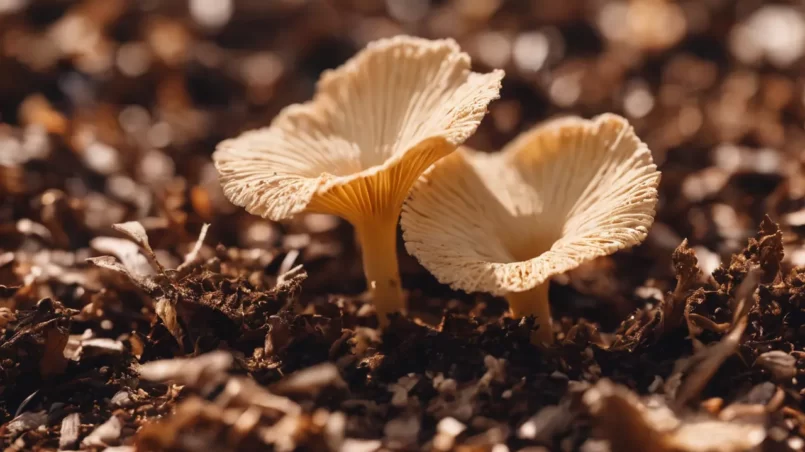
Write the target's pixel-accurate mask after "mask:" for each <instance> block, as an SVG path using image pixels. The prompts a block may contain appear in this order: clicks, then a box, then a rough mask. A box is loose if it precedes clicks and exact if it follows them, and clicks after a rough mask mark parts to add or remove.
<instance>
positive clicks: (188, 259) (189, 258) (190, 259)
mask: <svg viewBox="0 0 805 452" xmlns="http://www.w3.org/2000/svg"><path fill="white" fill-rule="evenodd" d="M209 229H210V225H209V223H204V225H203V226H201V232H200V233H199V234H198V239H197V240H196V243H195V244H194V245H193V249H191V250H190V252H189V253H187V254H186V255H185V257H184V261H183V262H182V264H181V265H179V266H178V267H177V268H176V271H177V272H181V271H183V270H184V269H186V268H187V267H189V266H190V265H192V264H193V263H194V262H195V261H196V259H198V253H199V252H200V251H201V247H202V246H203V245H204V239H205V238H207V231H208V230H209Z"/></svg>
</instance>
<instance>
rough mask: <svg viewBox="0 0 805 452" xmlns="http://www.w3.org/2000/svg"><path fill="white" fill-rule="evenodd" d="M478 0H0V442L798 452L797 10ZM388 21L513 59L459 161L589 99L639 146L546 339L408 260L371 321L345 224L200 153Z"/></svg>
mask: <svg viewBox="0 0 805 452" xmlns="http://www.w3.org/2000/svg"><path fill="white" fill-rule="evenodd" d="M18 3H19V4H18ZM191 3H193V2H191ZM195 3H196V4H199V5H202V4H205V2H195ZM499 3H500V2H499V1H497V0H478V1H434V2H428V1H416V2H415V1H411V2H408V1H391V0H390V1H387V2H382V1H374V0H365V1H358V0H353V1H348V0H338V1H323V0H310V1H290V0H277V1H257V0H242V1H240V0H236V1H234V4H235V9H234V12H233V13H232V16H231V17H227V14H228V13H226V11H225V9H226V8H225V6H226V5H227V4H229V3H228V2H226V1H223V0H221V2H220V3H216V2H209V5H223V6H224V9H223V11H224V12H223V13H219V15H217V16H216V13H215V11H212V10H210V11H212V12H210V13H209V14H207V15H205V14H202V13H203V12H204V11H206V10H202V11H201V12H199V11H198V10H195V12H193V11H191V10H189V9H188V8H187V3H186V2H178V1H176V2H171V1H155V0H150V1H145V0H143V1H125V0H85V1H80V2H78V1H76V2H72V1H64V0H41V1H38V0H31V1H30V2H14V1H10V2H8V1H7V2H2V1H0V445H2V446H3V448H5V450H9V451H28V450H57V449H61V450H77V449H84V450H110V451H128V450H135V449H136V450H144V451H159V450H170V451H196V450H204V451H227V450H263V449H265V450H279V451H283V450H284V451H290V450H311V451H325V450H333V451H355V452H359V451H374V450H379V449H380V448H383V449H385V450H434V451H448V450H455V451H460V452H475V451H490V452H492V451H493V452H505V451H517V450H527V451H544V450H561V451H573V450H582V451H587V452H594V451H596V452H597V451H607V450H612V451H741V450H764V451H765V450H768V451H788V450H792V451H793V450H802V448H803V444H805V443H803V437H805V413H803V412H802V409H803V401H802V399H803V396H805V383H803V382H805V375H803V373H805V349H804V346H805V268H803V267H798V266H800V265H805V246H804V243H805V242H804V241H803V238H805V210H803V209H805V177H803V174H805V173H803V167H802V162H803V157H802V155H803V149H805V130H803V124H805V102H804V101H803V99H805V83H804V82H803V78H802V74H803V69H805V59H803V58H802V56H803V55H802V53H803V49H802V48H800V46H799V42H798V41H797V39H794V38H791V39H789V40H788V41H786V40H782V41H781V40H780V39H777V38H779V36H777V35H778V34H780V33H782V34H783V35H785V36H794V37H796V36H799V35H798V34H797V33H801V32H802V30H803V28H805V25H803V22H802V20H803V14H804V13H805V11H803V10H802V9H801V8H799V7H796V6H791V5H795V4H797V5H798V3H797V2H776V3H780V5H778V6H775V7H771V8H772V9H768V8H770V7H768V6H767V7H765V8H767V9H765V10H764V11H762V13H763V14H768V15H767V16H766V17H772V18H773V19H774V20H773V21H772V25H773V26H772V27H766V28H763V26H762V23H761V22H762V21H760V20H757V17H758V16H752V15H753V14H756V13H757V10H758V8H760V7H761V6H762V5H763V3H764V2H761V1H741V2H732V1H717V0H711V1H705V0H688V1H680V2H678V3H675V2H669V3H665V2H661V1H653V0H652V1H646V2H642V3H641V2H633V3H631V5H632V6H631V7H630V6H628V5H630V3H628V2H623V3H620V2H618V3H617V4H615V2H607V1H594V0H590V1H579V0H562V1H561V2H559V1H556V2H554V1H545V2H527V1H525V0H524V1H510V2H503V4H499ZM637 4H639V5H640V6H639V7H638V6H634V5H637ZM667 4H671V5H678V6H676V7H675V6H664V5H667ZM618 5H620V6H618ZM786 5H789V6H786ZM202 6H203V5H202ZM619 8H621V9H619ZM623 8H633V9H634V8H644V9H645V8H648V9H645V10H640V11H637V12H635V11H636V10H635V11H631V13H630V14H632V16H629V15H628V14H626V15H622V14H621V13H622V9H623ZM675 8H676V9H675ZM774 8H778V9H774ZM213 9H214V8H213ZM220 14H223V15H220ZM641 14H642V15H641ZM775 14H776V16H775ZM205 17H206V18H207V19H206V21H205V20H203V19H204V18H205ZM628 17H633V18H632V19H631V20H632V22H633V23H636V24H637V25H640V26H635V27H632V28H630V27H629V25H628V24H629V23H630V22H628V20H629V19H628ZM634 17H637V18H638V19H639V20H637V19H634ZM753 17H754V18H753ZM613 18H614V19H613ZM613 20H614V21H615V22H614V23H616V24H617V26H616V27H614V28H613V26H612V25H611V22H612V21H613ZM680 20H681V21H682V23H683V24H684V25H685V29H684V30H681V29H680V30H679V34H676V35H675V33H676V31H675V30H677V29H678V24H679V21H680ZM216 21H218V22H219V23H220V26H219V27H216V26H215V23H216ZM205 23H206V24H207V26H204V24H205ZM759 23H760V25H758V24H759ZM607 24H609V25H607ZM641 24H642V25H641ZM747 24H755V28H757V29H758V30H759V31H758V30H755V31H752V30H754V29H752V28H751V27H749V25H747ZM797 27H799V28H797ZM396 33H409V34H417V35H422V36H427V37H439V36H445V35H449V36H453V37H455V38H456V39H457V40H458V41H459V43H460V44H461V45H462V47H463V48H464V49H465V50H466V51H467V52H469V53H470V54H471V55H472V57H473V62H474V63H475V64H476V66H477V69H478V70H479V71H487V70H489V69H490V68H491V67H503V68H504V69H506V71H507V77H506V79H505V81H504V86H503V91H502V95H501V99H500V100H498V101H496V102H494V103H493V104H492V105H491V106H490V114H489V115H488V116H487V118H486V119H485V120H484V122H483V123H482V125H481V127H480V129H479V131H478V133H477V134H476V135H475V136H473V137H472V138H471V140H470V141H469V142H468V144H469V145H471V146H473V147H477V148H480V149H486V150H490V151H492V150H495V149H499V148H500V147H501V146H502V145H504V144H505V143H506V142H507V141H508V140H510V139H512V138H513V137H514V136H516V135H517V134H518V133H519V132H520V131H522V130H525V129H527V128H528V127H530V126H531V125H533V124H534V123H536V122H538V121H541V120H543V119H546V118H549V117H550V116H552V115H554V114H558V113H576V114H580V115H582V116H585V117H589V116H592V115H595V114H598V113H602V112H608V111H611V112H616V113H619V114H622V115H624V116H626V117H628V118H629V119H630V121H631V122H632V123H633V124H634V125H635V128H636V130H637V133H638V135H639V136H641V137H642V138H643V139H644V140H645V141H646V142H647V143H648V145H649V147H650V148H651V150H652V152H653V153H654V158H655V160H656V162H657V163H658V165H659V167H660V170H661V171H662V173H663V179H662V184H661V187H660V193H661V199H660V204H659V208H658V213H657V220H656V223H655V225H654V227H653V228H652V230H651V232H650V234H649V237H648V239H647V240H646V242H645V243H644V244H643V245H641V246H640V247H637V248H635V249H632V250H627V251H624V252H620V253H617V254H616V255H613V256H610V257H606V258H601V259H599V260H596V261H594V262H592V263H590V264H587V265H585V266H583V267H581V268H579V269H577V270H574V271H572V272H570V273H569V274H567V275H563V276H562V277H560V278H557V279H556V280H555V281H554V282H553V283H552V286H551V300H552V304H553V309H554V316H555V327H556V333H557V344H556V346H554V347H552V348H547V349H537V348H535V347H534V346H532V345H531V344H530V343H529V335H530V330H531V328H532V321H531V320H530V319H526V320H524V321H521V322H519V321H516V320H513V319H510V318H508V317H507V316H506V315H505V313H506V303H505V301H503V300H502V299H497V298H494V297H490V296H486V295H477V296H476V295H472V296H471V295H467V294H462V293H455V292H452V291H450V290H449V289H447V288H446V287H444V286H441V285H439V284H438V283H437V282H436V281H435V280H434V279H433V278H432V277H431V276H430V275H429V274H428V273H427V271H425V270H424V269H423V268H421V267H420V266H419V265H418V264H417V263H416V261H415V260H414V259H413V258H411V257H410V256H408V255H406V253H405V251H404V250H403V248H402V246H400V249H399V251H400V260H401V270H402V273H403V275H402V276H403V284H404V286H405V289H406V291H407V294H408V298H409V306H410V311H411V312H410V315H408V316H406V317H402V316H395V317H394V318H392V322H391V326H390V327H389V328H387V329H386V330H384V331H380V330H377V329H376V328H375V326H376V325H377V321H376V319H375V318H374V314H373V310H372V309H371V306H370V305H369V304H368V303H367V297H366V295H365V294H363V292H364V291H365V283H364V281H363V274H362V271H361V267H360V257H359V255H358V254H357V251H356V246H355V243H354V235H353V232H352V230H351V228H350V226H349V225H348V224H345V223H343V222H339V221H338V220H335V219H332V218H330V217H325V216H320V215H307V216H301V217H299V218H296V219H294V220H292V221H289V222H287V223H284V224H276V223H271V222H268V221H265V220H262V219H260V218H257V217H253V216H250V215H249V214H247V213H246V212H244V211H242V209H238V208H235V207H234V206H232V205H230V204H229V203H228V202H227V201H226V199H225V198H224V196H223V194H222V192H221V190H220V187H219V185H218V182H217V175H216V172H215V170H214V168H213V166H212V162H211V159H210V155H211V153H212V151H213V149H214V147H215V144H216V143H217V142H219V141H220V140H222V139H225V138H228V137H231V136H234V135H236V134H237V133H238V132H240V131H242V130H246V129H249V128H254V127H258V126H261V125H265V124H267V123H268V122H269V121H270V120H271V118H272V117H273V116H274V115H275V114H276V113H277V112H278V111H279V110H280V109H281V108H282V107H284V106H286V105H288V104H291V103H294V102H301V101H304V100H307V99H309V98H310V97H311V95H312V92H313V87H314V84H315V81H316V80H317V78H318V76H319V74H320V72H321V71H323V70H324V69H327V68H330V67H335V66H337V65H338V64H340V63H342V62H343V61H345V60H346V59H347V58H349V57H350V56H351V55H352V54H354V53H355V51H357V50H358V49H360V48H362V47H363V46H364V45H365V44H366V43H367V42H368V41H370V40H373V39H376V38H379V37H383V36H387V35H392V34H396ZM775 33H776V34H775ZM767 38H768V39H767ZM764 46H765V47H764ZM753 52H754V53H753ZM135 221H136V222H138V223H126V222H135ZM205 224H210V227H209V229H207V227H206V226H204V225H205ZM683 239H684V240H683Z"/></svg>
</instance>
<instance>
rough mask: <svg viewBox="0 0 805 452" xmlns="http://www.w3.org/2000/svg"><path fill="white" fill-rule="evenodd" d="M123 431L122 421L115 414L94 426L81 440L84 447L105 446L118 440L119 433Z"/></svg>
mask: <svg viewBox="0 0 805 452" xmlns="http://www.w3.org/2000/svg"><path fill="white" fill-rule="evenodd" d="M122 431H123V423H122V422H121V421H120V418H118V417H117V416H115V415H112V417H110V418H109V420H108V421H106V422H104V423H103V424H101V425H100V426H98V427H96V428H95V430H93V431H92V433H90V434H89V435H88V436H87V437H86V438H84V440H83V441H81V445H82V446H84V447H106V446H114V445H115V444H117V443H118V442H119V441H120V433H121V432H122Z"/></svg>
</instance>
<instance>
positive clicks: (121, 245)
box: [90, 237, 156, 277]
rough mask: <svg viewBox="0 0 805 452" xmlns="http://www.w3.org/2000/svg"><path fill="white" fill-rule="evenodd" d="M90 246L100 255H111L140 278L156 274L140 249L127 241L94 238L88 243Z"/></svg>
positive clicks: (114, 238)
mask: <svg viewBox="0 0 805 452" xmlns="http://www.w3.org/2000/svg"><path fill="white" fill-rule="evenodd" d="M90 246H92V248H94V249H96V250H98V251H99V252H101V253H106V254H111V255H113V256H114V257H116V258H117V259H118V260H119V261H120V262H121V263H122V264H123V266H125V267H126V268H127V269H128V270H129V271H130V272H132V273H134V274H136V275H139V276H140V277H146V276H153V275H154V274H156V272H155V271H154V268H153V267H152V266H151V263H150V262H148V259H147V258H146V257H145V256H144V255H143V254H142V253H141V252H140V247H139V246H137V245H136V244H134V243H132V242H131V241H129V240H124V239H119V238H117V237H95V238H94V239H92V240H91V241H90Z"/></svg>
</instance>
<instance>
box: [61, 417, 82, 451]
mask: <svg viewBox="0 0 805 452" xmlns="http://www.w3.org/2000/svg"><path fill="white" fill-rule="evenodd" d="M80 428H81V415H80V414H79V413H70V414H68V415H67V416H65V417H64V419H62V421H61V432H60V433H59V449H69V448H71V447H72V446H75V445H76V443H77V442H78V433H79V429H80Z"/></svg>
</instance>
